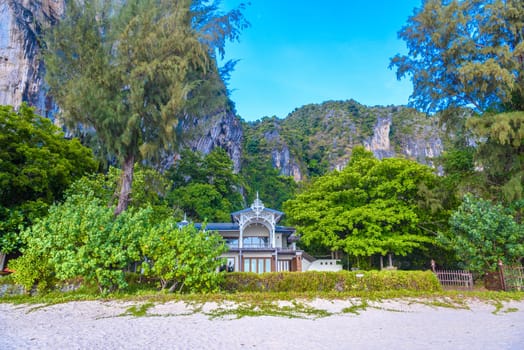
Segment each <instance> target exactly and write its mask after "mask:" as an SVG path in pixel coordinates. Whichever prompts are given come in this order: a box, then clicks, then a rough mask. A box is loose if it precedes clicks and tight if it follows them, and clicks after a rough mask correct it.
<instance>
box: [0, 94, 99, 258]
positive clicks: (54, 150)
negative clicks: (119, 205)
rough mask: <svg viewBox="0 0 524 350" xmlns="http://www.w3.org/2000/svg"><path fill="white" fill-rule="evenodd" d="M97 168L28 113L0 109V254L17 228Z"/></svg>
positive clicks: (13, 245)
mask: <svg viewBox="0 0 524 350" xmlns="http://www.w3.org/2000/svg"><path fill="white" fill-rule="evenodd" d="M97 166H98V165H97V162H96V161H95V159H94V157H93V154H92V152H91V150H90V149H88V148H86V147H83V146H82V145H81V144H80V142H79V141H78V140H77V139H71V140H68V139H66V138H64V134H63V132H62V131H61V130H60V129H59V128H58V127H56V126H54V125H53V124H52V122H51V121H50V120H49V119H47V118H44V117H41V116H39V115H36V114H35V113H34V110H33V109H32V108H30V107H28V106H27V105H25V104H23V105H22V106H21V107H20V110H19V111H15V110H13V108H12V107H10V106H0V252H4V253H9V252H11V251H14V250H16V249H17V248H18V247H19V240H18V233H19V227H20V226H24V225H28V224H30V223H32V222H34V220H35V219H36V218H38V217H40V216H42V215H44V214H45V213H46V211H47V208H48V206H49V205H50V204H51V203H53V202H54V201H57V200H61V199H62V194H63V192H64V190H65V189H66V188H67V187H68V186H69V185H70V184H71V183H72V182H73V181H75V180H76V179H78V178H80V177H81V176H83V175H84V174H86V173H90V172H94V171H96V169H97Z"/></svg>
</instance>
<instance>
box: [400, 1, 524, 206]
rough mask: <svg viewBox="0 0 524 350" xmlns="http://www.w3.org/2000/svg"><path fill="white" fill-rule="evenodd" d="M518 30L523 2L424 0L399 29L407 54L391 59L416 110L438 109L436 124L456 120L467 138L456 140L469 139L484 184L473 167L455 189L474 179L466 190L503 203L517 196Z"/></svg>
mask: <svg viewBox="0 0 524 350" xmlns="http://www.w3.org/2000/svg"><path fill="white" fill-rule="evenodd" d="M523 27H524V3H523V2H522V1H517V0H488V1H486V0H473V1H458V0H427V1H425V2H424V3H423V6H422V7H421V8H419V9H416V10H415V12H414V14H413V16H411V17H410V18H409V19H408V23H407V25H406V26H404V27H403V28H402V30H401V31H400V32H399V37H400V38H401V39H403V40H405V41H406V43H407V46H408V54H407V55H397V56H395V57H394V58H393V59H392V60H391V64H390V67H394V68H396V69H397V77H398V78H399V79H400V78H402V77H405V76H411V80H412V82H413V94H412V96H411V103H412V104H413V105H414V106H415V107H417V108H419V109H422V110H425V111H427V112H440V113H441V118H442V119H441V121H442V122H443V124H445V125H447V126H448V127H449V126H450V125H454V124H459V125H461V129H459V130H457V129H455V130H452V132H453V134H454V135H456V134H462V135H467V136H472V137H469V139H468V137H466V138H464V137H462V139H463V140H466V141H467V142H466V144H469V145H471V143H472V142H471V141H472V139H473V140H475V141H476V142H475V143H476V144H477V145H478V147H477V153H476V155H475V158H474V161H475V165H476V168H477V169H482V172H483V176H482V177H483V179H482V180H483V181H478V180H479V178H480V177H479V176H477V175H478V170H476V171H477V174H473V176H472V177H470V176H468V177H467V179H466V182H463V183H462V184H458V186H459V187H462V188H467V187H470V185H471V183H472V182H471V180H473V181H474V182H475V183H476V185H477V186H478V187H477V188H476V189H471V188H470V190H472V191H474V192H476V193H483V195H484V196H486V197H490V198H494V199H497V200H500V201H503V202H505V203H512V202H514V201H519V200H521V199H522V198H524V192H523V189H522V180H523V176H524V162H523V159H522V156H521V155H522V152H523V148H522V147H523V146H522V144H523V143H524V124H523V119H522V111H524V31H523V29H522V28H523ZM464 107H468V108H472V109H473V110H474V112H473V113H472V112H471V111H470V112H469V113H464ZM475 114H478V115H480V116H476V115H475ZM464 119H467V122H465V123H464V122H463V120H464ZM457 120H461V122H460V123H457ZM464 130H466V132H463V131H464ZM473 136H474V137H476V138H474V137H473ZM467 148H468V146H467V145H466V146H463V147H458V148H457V149H456V150H455V151H458V152H467ZM447 174H448V175H452V176H453V175H457V174H452V173H447Z"/></svg>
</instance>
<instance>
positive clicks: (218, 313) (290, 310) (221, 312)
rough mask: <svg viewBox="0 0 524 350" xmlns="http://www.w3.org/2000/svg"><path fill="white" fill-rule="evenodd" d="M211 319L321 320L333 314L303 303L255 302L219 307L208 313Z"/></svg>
mask: <svg viewBox="0 0 524 350" xmlns="http://www.w3.org/2000/svg"><path fill="white" fill-rule="evenodd" d="M206 315H208V316H210V318H212V319H213V318H227V317H232V318H234V319H239V318H242V317H255V316H275V317H287V318H313V319H316V318H320V317H327V316H331V315H332V313H330V312H328V311H326V310H323V309H317V308H314V307H312V306H310V305H306V304H304V303H301V302H297V301H293V302H291V304H286V305H282V304H281V303H279V302H268V301H261V302H253V303H246V302H243V303H240V304H238V305H235V306H233V307H218V308H217V309H214V310H211V311H209V312H207V313H206Z"/></svg>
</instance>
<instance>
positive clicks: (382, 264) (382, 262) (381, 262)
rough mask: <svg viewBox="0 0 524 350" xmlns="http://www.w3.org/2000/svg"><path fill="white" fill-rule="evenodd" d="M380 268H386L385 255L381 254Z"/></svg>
mask: <svg viewBox="0 0 524 350" xmlns="http://www.w3.org/2000/svg"><path fill="white" fill-rule="evenodd" d="M380 269H381V270H383V269H384V257H383V256H382V255H381V256H380Z"/></svg>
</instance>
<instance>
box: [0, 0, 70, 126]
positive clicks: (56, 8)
mask: <svg viewBox="0 0 524 350" xmlns="http://www.w3.org/2000/svg"><path fill="white" fill-rule="evenodd" d="M63 11H64V1H63V0H0V104H2V105H12V106H15V107H18V106H20V104H21V103H22V102H23V101H25V102H27V103H28V104H30V105H31V106H34V107H36V108H37V110H38V112H39V113H40V114H42V115H44V116H47V117H51V118H52V117H53V115H54V113H55V112H56V106H55V105H54V103H53V102H52V100H51V99H50V98H48V97H47V96H46V88H45V83H44V75H45V68H44V64H43V62H42V59H41V48H40V45H39V37H40V35H41V33H42V29H43V28H45V27H47V26H49V25H53V24H54V23H56V21H57V20H58V18H60V16H61V15H62V13H63Z"/></svg>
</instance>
